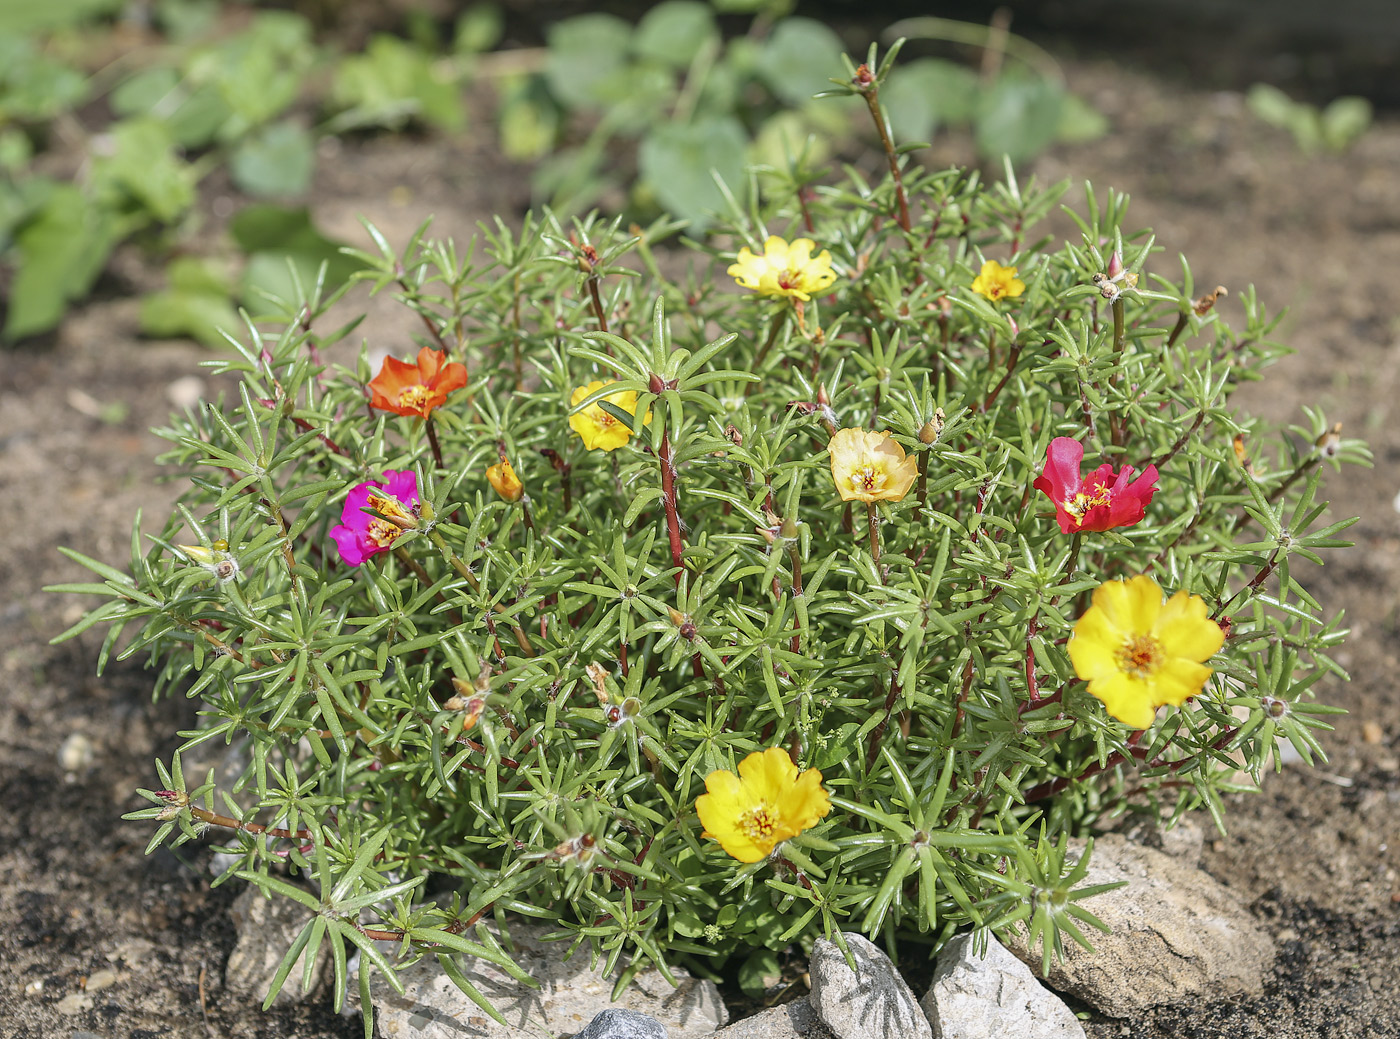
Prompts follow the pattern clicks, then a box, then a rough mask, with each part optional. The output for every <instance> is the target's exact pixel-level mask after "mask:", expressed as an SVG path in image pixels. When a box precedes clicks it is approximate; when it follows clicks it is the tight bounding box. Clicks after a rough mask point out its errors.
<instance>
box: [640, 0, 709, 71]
mask: <svg viewBox="0 0 1400 1039" xmlns="http://www.w3.org/2000/svg"><path fill="white" fill-rule="evenodd" d="M717 32H718V30H717V29H716V27H715V16H714V14H713V12H711V10H710V8H709V7H708V6H707V5H706V4H703V3H700V2H699V0H666V2H665V3H661V4H657V5H656V6H655V7H653V8H652V9H651V10H650V11H648V12H647V13H646V14H644V15H642V20H641V21H640V22H638V23H637V32H636V34H635V35H634V36H633V37H632V53H634V54H636V55H637V56H638V57H640V58H649V59H651V60H652V61H659V62H661V63H662V64H665V65H671V66H673V67H675V68H685V67H686V66H687V65H689V64H690V63H691V62H692V61H693V60H695V55H696V54H698V53H699V52H700V48H701V47H703V46H705V44H706V43H707V42H709V41H710V40H711V39H713V38H714V36H715V34H716V33H717Z"/></svg>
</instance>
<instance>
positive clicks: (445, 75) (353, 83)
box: [331, 35, 466, 131]
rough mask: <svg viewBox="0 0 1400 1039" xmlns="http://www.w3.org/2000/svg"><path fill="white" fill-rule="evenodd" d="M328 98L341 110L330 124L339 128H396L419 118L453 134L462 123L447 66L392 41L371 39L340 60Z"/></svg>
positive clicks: (463, 114)
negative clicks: (363, 46)
mask: <svg viewBox="0 0 1400 1039" xmlns="http://www.w3.org/2000/svg"><path fill="white" fill-rule="evenodd" d="M331 96H332V98H333V100H334V103H335V104H336V105H337V106H338V107H340V108H343V109H345V112H344V113H343V114H342V115H341V116H340V117H339V118H337V119H336V121H335V124H334V125H335V126H336V127H337V128H340V129H344V128H349V127H352V126H387V127H396V126H401V125H403V124H404V123H406V122H408V120H410V119H419V120H421V121H423V122H425V123H428V124H429V125H432V126H436V127H437V128H439V129H441V130H447V131H455V130H460V129H461V128H462V126H463V125H464V124H465V122H466V111H465V109H464V108H463V107H462V97H461V89H460V87H459V86H458V83H457V74H456V71H455V69H454V66H453V65H452V63H451V62H449V61H443V60H440V59H438V58H436V57H435V56H433V55H432V54H429V53H428V52H427V51H424V50H423V49H421V48H420V47H418V46H416V45H415V44H412V43H409V42H407V41H405V40H401V39H399V38H398V37H396V36H388V35H379V36H376V37H374V39H372V40H370V42H369V46H368V47H367V48H365V53H364V54H360V55H353V56H350V57H347V58H345V59H343V60H342V61H341V63H340V65H339V66H338V67H337V68H336V72H335V81H334V84H333V85H332V89H331Z"/></svg>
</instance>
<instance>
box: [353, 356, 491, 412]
mask: <svg viewBox="0 0 1400 1039" xmlns="http://www.w3.org/2000/svg"><path fill="white" fill-rule="evenodd" d="M446 358H447V355H446V354H445V353H443V352H442V351H440V350H433V349H430V348H428V347H426V346H425V347H423V349H421V350H419V351H418V363H417V364H409V363H408V362H407V361H400V360H398V359H397V358H394V357H386V358H384V366H383V367H382V368H380V369H379V374H378V375H376V376H375V377H374V378H373V379H371V380H370V383H369V390H370V394H371V396H370V402H369V403H370V407H372V408H378V409H379V410H380V411H392V412H394V413H395V414H398V415H408V416H413V415H416V416H418V417H419V418H427V417H428V413H429V412H431V411H432V410H433V409H434V408H438V407H441V406H442V405H443V404H445V403H447V395H448V394H449V393H451V392H452V391H453V390H460V389H461V388H462V387H463V386H465V385H466V384H467V369H466V368H465V367H464V366H463V365H460V364H458V363H456V362H455V361H452V362H448V363H446V364H444V363H443V362H444V361H445V360H446Z"/></svg>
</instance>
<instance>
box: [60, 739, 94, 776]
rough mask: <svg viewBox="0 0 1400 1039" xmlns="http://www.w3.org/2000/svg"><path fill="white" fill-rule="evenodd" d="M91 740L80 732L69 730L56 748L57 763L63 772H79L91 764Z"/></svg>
mask: <svg viewBox="0 0 1400 1039" xmlns="http://www.w3.org/2000/svg"><path fill="white" fill-rule="evenodd" d="M92 757H93V750H92V740H90V739H88V738H87V737H86V736H84V735H83V734H82V733H81V732H70V733H69V734H68V738H67V739H65V740H64V741H63V743H62V744H60V746H59V748H58V765H59V767H60V768H62V769H63V771H65V772H81V771H82V770H83V769H85V768H87V767H88V766H89V765H91V764H92Z"/></svg>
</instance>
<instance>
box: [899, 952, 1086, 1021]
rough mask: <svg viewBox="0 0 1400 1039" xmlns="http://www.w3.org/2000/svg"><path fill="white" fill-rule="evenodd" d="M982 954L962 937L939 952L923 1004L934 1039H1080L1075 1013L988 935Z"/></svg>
mask: <svg viewBox="0 0 1400 1039" xmlns="http://www.w3.org/2000/svg"><path fill="white" fill-rule="evenodd" d="M986 938H987V950H986V953H985V955H983V956H978V955H977V953H976V952H975V951H973V944H974V943H973V936H972V935H971V934H962V935H959V936H958V937H956V938H954V939H953V940H952V941H951V942H949V943H948V944H947V945H945V946H944V947H943V951H942V952H940V953H939V954H938V963H937V965H936V966H935V968H934V972H933V984H932V985H930V986H929V990H928V992H927V993H926V994H925V996H924V998H923V1002H922V1004H921V1005H922V1006H923V1008H924V1013H925V1014H927V1015H928V1020H929V1024H931V1025H932V1026H933V1035H934V1039H1004V1037H1006V1036H1026V1037H1030V1039H1084V1026H1083V1025H1081V1024H1080V1023H1079V1020H1078V1019H1077V1018H1076V1017H1075V1016H1074V1013H1073V1011H1071V1010H1070V1008H1069V1007H1067V1006H1065V1005H1064V1003H1063V1002H1061V1000H1060V998H1059V997H1058V996H1056V995H1055V994H1054V993H1053V992H1050V991H1049V990H1048V989H1046V988H1045V986H1043V985H1041V984H1040V982H1038V981H1036V979H1035V975H1034V974H1032V973H1031V971H1030V968H1029V967H1027V966H1026V965H1025V964H1024V963H1022V962H1021V961H1020V960H1018V959H1017V958H1016V957H1015V956H1012V955H1011V953H1009V952H1007V950H1006V948H1005V947H1004V946H1003V945H1002V944H1001V943H1000V942H999V941H997V940H996V939H995V938H994V937H992V936H991V935H987V936H986Z"/></svg>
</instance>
